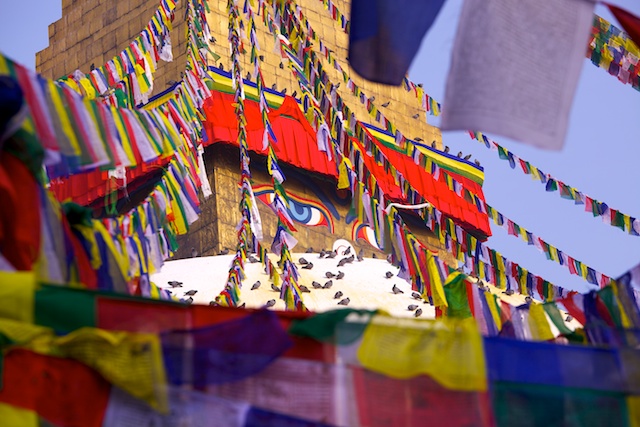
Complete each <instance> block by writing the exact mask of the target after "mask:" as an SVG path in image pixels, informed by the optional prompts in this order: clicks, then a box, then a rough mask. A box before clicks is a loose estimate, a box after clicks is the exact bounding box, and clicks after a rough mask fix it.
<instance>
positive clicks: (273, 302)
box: [264, 299, 276, 307]
mask: <svg viewBox="0 0 640 427" xmlns="http://www.w3.org/2000/svg"><path fill="white" fill-rule="evenodd" d="M274 305H276V300H274V299H270V300H269V301H267V303H266V304H265V305H264V306H265V307H273V306H274Z"/></svg>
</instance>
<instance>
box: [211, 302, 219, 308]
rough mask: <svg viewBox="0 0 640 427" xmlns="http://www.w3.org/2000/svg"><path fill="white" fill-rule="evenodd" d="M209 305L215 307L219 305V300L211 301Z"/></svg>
mask: <svg viewBox="0 0 640 427" xmlns="http://www.w3.org/2000/svg"><path fill="white" fill-rule="evenodd" d="M209 305H211V306H214V307H217V306H218V303H217V302H215V301H209Z"/></svg>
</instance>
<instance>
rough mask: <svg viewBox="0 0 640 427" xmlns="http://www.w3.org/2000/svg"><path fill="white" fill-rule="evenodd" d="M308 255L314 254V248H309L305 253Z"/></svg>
mask: <svg viewBox="0 0 640 427" xmlns="http://www.w3.org/2000/svg"><path fill="white" fill-rule="evenodd" d="M304 252H305V253H306V254H312V253H313V248H309V249H307V250H306V251H304Z"/></svg>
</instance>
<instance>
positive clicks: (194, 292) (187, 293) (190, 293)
mask: <svg viewBox="0 0 640 427" xmlns="http://www.w3.org/2000/svg"><path fill="white" fill-rule="evenodd" d="M197 293H198V291H196V290H195V289H192V290H190V291H187V292H185V293H184V294H185V295H189V296H193V295H195V294H197Z"/></svg>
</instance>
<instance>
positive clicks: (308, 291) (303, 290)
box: [299, 285, 311, 294]
mask: <svg viewBox="0 0 640 427" xmlns="http://www.w3.org/2000/svg"><path fill="white" fill-rule="evenodd" d="M299 288H300V292H302V293H307V294H310V293H311V291H310V290H309V288H307V287H306V286H305V285H300V286H299Z"/></svg>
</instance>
